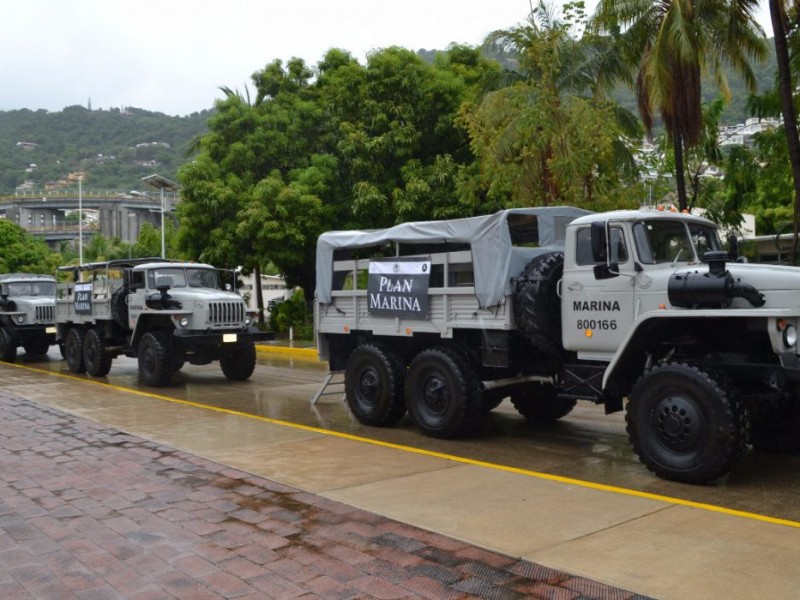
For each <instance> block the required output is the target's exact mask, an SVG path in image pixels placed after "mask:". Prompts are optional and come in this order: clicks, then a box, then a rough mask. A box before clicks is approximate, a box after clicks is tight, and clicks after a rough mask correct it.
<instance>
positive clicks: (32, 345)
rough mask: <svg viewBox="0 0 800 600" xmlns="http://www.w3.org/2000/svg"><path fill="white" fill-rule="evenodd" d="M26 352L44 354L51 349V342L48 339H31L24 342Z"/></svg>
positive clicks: (30, 354) (34, 354)
mask: <svg viewBox="0 0 800 600" xmlns="http://www.w3.org/2000/svg"><path fill="white" fill-rule="evenodd" d="M22 347H23V348H25V354H28V355H29V356H44V355H45V354H47V351H48V350H50V344H49V342H48V341H47V340H46V339H36V340H30V341H28V342H26V343H25V344H23V346H22Z"/></svg>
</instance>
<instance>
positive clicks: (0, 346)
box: [0, 327, 17, 362]
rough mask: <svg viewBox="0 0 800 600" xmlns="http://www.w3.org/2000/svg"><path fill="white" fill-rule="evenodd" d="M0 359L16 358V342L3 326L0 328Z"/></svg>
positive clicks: (11, 360) (7, 360) (10, 359)
mask: <svg viewBox="0 0 800 600" xmlns="http://www.w3.org/2000/svg"><path fill="white" fill-rule="evenodd" d="M0 360H4V361H5V362H14V361H15V360H17V343H16V342H15V341H14V336H13V335H12V334H11V332H10V331H9V330H8V329H6V328H5V327H2V328H0Z"/></svg>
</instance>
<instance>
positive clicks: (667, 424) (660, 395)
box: [625, 363, 748, 483]
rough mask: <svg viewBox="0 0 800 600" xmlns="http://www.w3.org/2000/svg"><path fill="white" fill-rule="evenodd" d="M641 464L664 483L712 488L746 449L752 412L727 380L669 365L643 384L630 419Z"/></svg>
mask: <svg viewBox="0 0 800 600" xmlns="http://www.w3.org/2000/svg"><path fill="white" fill-rule="evenodd" d="M625 420H626V423H627V431H628V437H629V438H630V441H631V444H632V445H633V449H634V451H635V452H636V454H637V455H638V456H639V459H640V460H641V461H642V462H643V463H644V464H645V465H646V466H647V468H648V469H650V470H651V471H653V472H654V473H655V474H656V475H658V476H659V477H663V478H664V479H671V480H674V481H681V482H684V483H707V482H711V481H714V480H715V479H717V478H719V477H721V476H723V475H725V474H726V473H727V472H728V471H729V470H730V469H731V467H732V466H733V464H734V463H735V462H736V461H738V460H739V459H740V458H741V457H742V456H743V455H744V453H745V451H746V449H747V446H746V444H747V437H748V419H747V412H746V410H745V408H744V406H743V404H742V403H741V402H740V400H739V398H738V396H737V395H736V393H735V392H734V388H733V385H732V383H731V381H730V380H729V378H728V377H727V376H725V375H724V374H720V373H714V372H713V371H709V370H706V369H704V368H702V367H699V366H695V365H690V364H683V363H665V364H662V365H657V366H655V367H653V368H651V369H650V370H649V371H647V372H646V373H645V374H644V375H642V376H641V377H640V378H639V381H637V382H636V385H635V386H634V387H633V390H632V391H631V394H630V402H629V403H628V407H627V414H626V416H625Z"/></svg>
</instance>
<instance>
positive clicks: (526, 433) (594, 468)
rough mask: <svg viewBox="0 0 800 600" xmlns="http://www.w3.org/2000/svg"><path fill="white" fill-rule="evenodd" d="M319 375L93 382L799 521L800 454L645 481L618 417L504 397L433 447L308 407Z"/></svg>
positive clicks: (264, 372)
mask: <svg viewBox="0 0 800 600" xmlns="http://www.w3.org/2000/svg"><path fill="white" fill-rule="evenodd" d="M17 362H18V363H19V364H21V365H25V366H29V367H32V368H34V369H42V370H46V371H51V372H53V373H62V374H68V375H70V376H74V375H73V374H71V373H69V371H68V369H67V367H66V363H65V362H64V361H63V360H61V358H60V355H59V353H58V350H57V349H56V348H55V347H54V348H52V349H51V352H50V354H49V355H48V357H47V358H45V359H39V360H30V359H27V358H26V357H25V356H24V354H23V355H22V356H20V358H18V360H17ZM325 372H326V370H325V365H323V364H321V363H317V362H314V361H309V360H306V359H299V358H291V357H287V356H283V355H271V354H266V353H259V362H258V365H257V367H256V371H255V373H254V374H253V376H252V377H251V378H250V379H249V380H248V381H246V382H230V381H228V380H226V379H225V378H224V376H223V375H222V373H221V371H220V369H219V366H218V364H216V363H212V364H211V365H206V366H194V365H186V366H185V367H184V368H183V370H182V371H181V372H179V373H177V374H176V375H175V377H174V379H173V384H172V385H171V386H170V387H166V388H148V387H146V386H142V385H141V384H140V383H139V382H138V380H137V369H136V361H135V360H133V359H129V358H125V357H121V358H118V359H116V360H115V361H114V365H113V367H112V369H111V372H110V373H109V375H108V376H107V377H105V378H100V380H101V381H103V382H105V383H108V384H111V385H114V386H118V387H121V388H126V389H135V390H140V391H145V392H147V393H150V394H153V393H155V394H157V395H159V396H165V397H170V398H176V399H180V400H187V401H190V402H192V403H196V404H201V405H207V406H214V407H219V408H223V409H227V410H234V411H238V412H243V413H248V414H254V415H259V416H262V417H267V418H270V419H275V420H279V421H286V422H291V423H297V424H301V425H306V426H311V427H317V428H320V429H326V430H333V431H338V432H343V433H347V434H351V435H356V436H361V437H365V438H370V439H378V440H381V441H385V442H390V443H394V444H399V445H403V446H410V447H414V448H422V449H424V450H428V451H433V452H440V453H444V454H449V455H455V456H459V457H464V458H468V459H471V460H477V461H484V462H489V463H496V464H500V465H504V466H510V467H515V468H520V469H526V470H530V471H537V472H541V473H547V474H552V475H559V476H562V477H569V478H574V479H578V480H582V481H588V482H592V483H595V484H603V485H609V486H615V487H619V488H625V489H630V490H635V491H640V492H646V493H650V494H659V495H664V496H669V497H673V498H678V499H681V500H688V501H693V502H701V503H706V504H711V505H715V506H721V507H724V508H727V509H731V510H739V511H746V512H751V513H756V514H759V515H765V516H768V517H773V518H779V519H787V520H790V521H797V522H800V502H798V495H799V494H800V456H784V455H778V454H768V453H764V452H758V451H754V450H751V451H750V452H749V453H748V455H747V456H746V457H745V459H744V460H743V461H742V462H741V463H740V464H739V465H737V467H736V468H735V469H734V471H733V472H732V473H731V474H730V475H729V476H727V477H726V478H724V479H721V480H720V481H718V482H716V483H715V484H712V485H705V486H690V485H685V484H679V483H673V482H669V481H664V480H661V479H659V478H657V477H655V476H654V475H652V474H651V473H649V472H648V471H647V469H646V468H645V467H644V466H643V465H641V464H640V463H639V461H638V459H637V458H636V456H635V455H634V453H633V451H632V450H631V448H630V446H629V444H628V440H627V435H626V433H625V424H624V417H623V414H622V413H618V414H614V415H605V414H604V412H603V409H602V407H599V406H594V405H592V404H589V403H579V404H578V407H577V408H576V409H575V410H574V411H573V412H572V413H571V414H570V415H568V416H567V417H566V418H564V419H562V420H561V421H559V422H557V423H555V424H552V425H548V426H540V427H534V426H532V425H530V424H529V423H527V422H526V421H525V420H524V419H523V418H522V417H521V416H519V415H518V414H517V413H516V411H515V410H514V408H513V407H512V406H511V404H510V402H508V401H507V400H506V401H504V402H503V403H502V404H501V405H500V406H499V407H498V408H496V409H495V410H494V411H492V412H491V413H490V414H489V415H488V417H487V421H486V424H485V427H484V428H483V430H482V431H481V432H479V433H478V434H477V435H475V436H474V437H472V438H470V439H464V440H437V439H432V438H427V437H425V436H423V435H421V434H420V433H419V432H418V431H417V430H416V429H415V427H414V425H413V423H411V421H410V419H409V418H408V416H406V417H404V418H403V420H402V421H401V422H400V423H399V425H398V426H396V427H393V428H388V429H384V428H372V427H366V426H364V425H361V424H360V423H359V422H358V421H356V420H355V418H354V417H353V416H352V415H351V414H350V413H349V411H348V410H347V407H346V405H345V404H344V402H343V401H342V399H341V396H339V395H331V396H325V397H323V398H321V399H320V400H319V402H318V403H317V404H316V405H312V404H311V403H310V400H311V398H312V397H313V395H314V394H315V392H316V391H317V390H318V389H319V386H320V384H321V382H322V380H323V378H324V376H325ZM42 376H43V377H48V376H49V375H47V374H46V373H42ZM79 377H87V378H88V376H79Z"/></svg>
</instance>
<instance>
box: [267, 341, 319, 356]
mask: <svg viewBox="0 0 800 600" xmlns="http://www.w3.org/2000/svg"><path fill="white" fill-rule="evenodd" d="M256 350H257V351H258V352H264V353H265V354H284V355H288V356H293V357H295V358H303V359H308V360H319V356H318V354H317V349H316V348H292V347H290V346H271V345H269V344H256Z"/></svg>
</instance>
